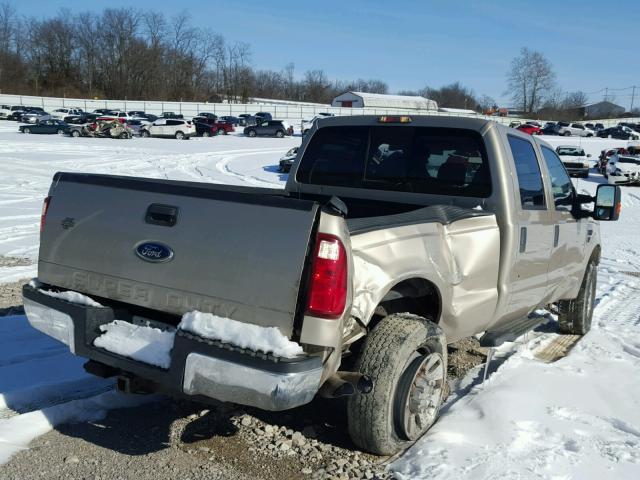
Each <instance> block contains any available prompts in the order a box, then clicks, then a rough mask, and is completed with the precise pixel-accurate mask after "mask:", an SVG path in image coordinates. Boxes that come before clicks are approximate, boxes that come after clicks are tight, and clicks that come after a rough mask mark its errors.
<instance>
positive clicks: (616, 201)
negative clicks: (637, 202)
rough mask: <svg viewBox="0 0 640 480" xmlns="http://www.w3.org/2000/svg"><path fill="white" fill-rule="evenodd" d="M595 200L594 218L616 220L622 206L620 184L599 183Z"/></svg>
mask: <svg viewBox="0 0 640 480" xmlns="http://www.w3.org/2000/svg"><path fill="white" fill-rule="evenodd" d="M594 202H595V207H594V209H593V218H594V219H596V220H604V221H616V220H618V217H620V210H621V208H622V190H621V189H620V187H619V186H618V185H604V184H603V185H598V189H597V190H596V196H595V200H594Z"/></svg>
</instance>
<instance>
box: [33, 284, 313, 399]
mask: <svg viewBox="0 0 640 480" xmlns="http://www.w3.org/2000/svg"><path fill="white" fill-rule="evenodd" d="M23 297H24V304H25V311H26V314H27V318H28V320H29V322H30V323H31V325H32V326H33V327H34V328H36V329H37V330H40V331H41V332H43V333H45V334H47V335H49V336H51V337H53V338H56V339H57V340H60V341H62V342H63V343H65V344H67V345H68V346H69V348H70V349H71V351H72V352H73V353H75V354H76V355H78V356H80V357H85V358H88V359H90V360H93V361H95V362H99V363H101V364H104V365H107V366H109V367H111V368H112V369H114V371H115V372H116V373H115V374H116V375H128V376H131V375H133V376H137V377H140V378H143V379H145V380H148V381H149V382H152V383H153V384H155V385H157V391H159V392H167V393H172V392H173V393H185V394H187V395H201V396H206V397H211V398H214V399H216V400H220V401H224V402H234V403H238V404H242V405H248V406H254V407H258V408H262V409H265V410H286V409H290V408H294V407H297V406H300V405H304V404H306V403H309V402H310V401H311V400H312V399H313V397H314V396H315V394H316V393H317V391H318V389H319V388H320V379H321V376H322V372H323V366H322V360H321V358H320V357H317V356H313V357H311V356H299V357H296V358H292V359H287V358H277V357H274V356H272V355H268V354H263V353H259V352H252V351H247V350H246V349H241V348H238V347H233V346H229V345H225V344H222V343H221V342H219V341H216V340H210V339H206V338H203V337H200V336H198V335H194V334H193V333H190V332H184V331H181V330H178V331H177V332H176V334H175V339H174V343H173V348H172V349H171V361H170V364H169V366H168V368H166V369H165V368H160V367H158V366H157V365H151V364H148V363H144V362H142V361H139V360H134V359H132V358H128V357H125V356H123V355H120V354H117V353H113V352H110V351H107V350H105V349H103V348H99V347H96V346H95V345H94V341H95V339H96V338H97V337H98V336H100V335H101V334H103V332H102V331H101V330H100V327H101V326H103V325H106V324H109V323H112V322H114V320H115V316H116V314H117V315H118V317H119V318H122V315H123V312H122V311H118V312H117V313H116V311H115V310H114V309H112V308H109V307H93V306H88V305H80V304H74V303H71V302H69V301H68V300H65V299H63V298H58V297H52V296H49V295H46V294H44V293H42V292H41V291H39V290H38V289H37V288H34V287H32V286H29V285H25V286H24V287H23Z"/></svg>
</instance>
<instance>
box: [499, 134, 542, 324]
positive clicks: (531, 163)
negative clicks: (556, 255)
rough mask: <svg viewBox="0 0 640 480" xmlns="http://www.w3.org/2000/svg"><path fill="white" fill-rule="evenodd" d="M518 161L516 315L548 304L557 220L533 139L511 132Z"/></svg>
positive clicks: (513, 288)
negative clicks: (550, 266) (551, 257)
mask: <svg viewBox="0 0 640 480" xmlns="http://www.w3.org/2000/svg"><path fill="white" fill-rule="evenodd" d="M507 138H508V142H509V148H510V151H511V155H512V158H513V162H514V167H515V172H516V178H515V179H514V180H515V181H517V187H516V189H515V192H516V194H517V197H516V198H514V201H515V202H516V203H517V204H518V205H517V208H516V211H517V219H516V220H517V222H516V225H517V227H516V228H517V229H518V236H517V238H518V240H517V242H516V244H515V245H512V248H514V250H515V251H514V254H513V258H514V262H513V265H512V266H511V269H510V280H509V286H510V294H509V310H510V312H511V314H512V315H513V316H514V317H519V316H524V315H527V314H528V313H530V312H531V311H532V310H533V309H534V308H536V307H537V306H539V305H542V304H544V300H545V296H546V294H547V286H548V269H549V256H550V254H551V246H552V239H553V223H552V219H551V214H550V211H549V208H548V205H547V196H546V192H545V184H544V181H543V177H542V171H543V170H542V168H541V162H540V158H539V157H538V155H537V154H536V149H535V148H534V145H533V144H532V142H531V141H530V140H529V139H527V138H524V137H523V136H520V135H518V136H516V135H511V134H510V135H508V136H507Z"/></svg>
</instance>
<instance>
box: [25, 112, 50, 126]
mask: <svg viewBox="0 0 640 480" xmlns="http://www.w3.org/2000/svg"><path fill="white" fill-rule="evenodd" d="M52 118H53V117H52V116H51V115H50V114H49V113H47V112H45V111H44V110H36V109H32V110H29V111H28V112H25V113H23V114H22V117H20V121H21V122H22V123H40V122H44V121H45V120H51V119H52Z"/></svg>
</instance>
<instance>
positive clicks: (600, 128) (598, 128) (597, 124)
mask: <svg viewBox="0 0 640 480" xmlns="http://www.w3.org/2000/svg"><path fill="white" fill-rule="evenodd" d="M593 130H594V131H595V132H599V131H600V130H604V124H602V123H596V124H595V125H594V128H593Z"/></svg>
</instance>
